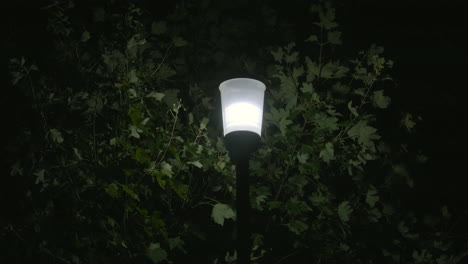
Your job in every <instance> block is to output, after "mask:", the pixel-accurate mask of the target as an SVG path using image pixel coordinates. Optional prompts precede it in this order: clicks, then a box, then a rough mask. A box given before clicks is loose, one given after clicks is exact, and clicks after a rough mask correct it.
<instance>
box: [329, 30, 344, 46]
mask: <svg viewBox="0 0 468 264" xmlns="http://www.w3.org/2000/svg"><path fill="white" fill-rule="evenodd" d="M327 39H328V42H330V43H331V44H335V45H341V44H342V43H343V42H342V41H341V32H338V31H329V32H328V34H327Z"/></svg>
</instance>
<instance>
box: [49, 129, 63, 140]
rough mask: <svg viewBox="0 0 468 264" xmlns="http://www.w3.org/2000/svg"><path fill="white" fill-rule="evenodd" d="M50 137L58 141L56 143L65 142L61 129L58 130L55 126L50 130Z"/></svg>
mask: <svg viewBox="0 0 468 264" xmlns="http://www.w3.org/2000/svg"><path fill="white" fill-rule="evenodd" d="M49 135H50V138H51V139H52V141H54V142H56V143H59V144H60V143H62V142H63V137H62V133H60V131H58V130H57V129H55V128H52V129H51V130H50V134H49Z"/></svg>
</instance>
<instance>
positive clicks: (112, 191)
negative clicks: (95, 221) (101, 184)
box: [105, 183, 119, 198]
mask: <svg viewBox="0 0 468 264" xmlns="http://www.w3.org/2000/svg"><path fill="white" fill-rule="evenodd" d="M105 191H106V193H107V194H108V195H109V196H110V197H112V198H116V197H118V196H119V186H118V185H117V184H115V183H109V184H108V185H107V186H106V188H105Z"/></svg>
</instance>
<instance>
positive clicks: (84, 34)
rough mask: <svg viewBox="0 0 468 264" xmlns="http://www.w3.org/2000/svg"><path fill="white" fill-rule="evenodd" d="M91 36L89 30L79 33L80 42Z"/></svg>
mask: <svg viewBox="0 0 468 264" xmlns="http://www.w3.org/2000/svg"><path fill="white" fill-rule="evenodd" d="M90 38H91V36H90V35H89V32H88V31H87V30H86V31H84V32H83V33H82V34H81V38H80V40H81V42H86V41H88V40H89V39H90Z"/></svg>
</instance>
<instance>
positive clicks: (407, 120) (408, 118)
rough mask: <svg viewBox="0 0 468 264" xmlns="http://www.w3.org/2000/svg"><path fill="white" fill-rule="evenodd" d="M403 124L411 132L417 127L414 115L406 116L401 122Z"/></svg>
mask: <svg viewBox="0 0 468 264" xmlns="http://www.w3.org/2000/svg"><path fill="white" fill-rule="evenodd" d="M401 123H402V124H403V125H404V126H405V127H406V128H407V129H408V130H411V129H413V128H414V126H415V125H416V122H414V121H413V115H411V114H406V115H405V117H403V119H402V120H401Z"/></svg>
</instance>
